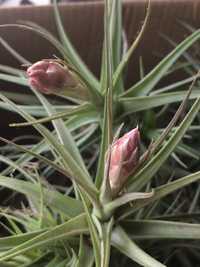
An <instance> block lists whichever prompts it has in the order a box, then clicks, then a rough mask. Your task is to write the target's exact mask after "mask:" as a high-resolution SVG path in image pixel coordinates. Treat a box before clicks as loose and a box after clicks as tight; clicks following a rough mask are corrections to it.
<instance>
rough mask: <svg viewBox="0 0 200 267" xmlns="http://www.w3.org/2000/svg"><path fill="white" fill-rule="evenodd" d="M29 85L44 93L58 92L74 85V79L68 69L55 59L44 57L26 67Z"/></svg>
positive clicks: (75, 83) (75, 82)
mask: <svg viewBox="0 0 200 267" xmlns="http://www.w3.org/2000/svg"><path fill="white" fill-rule="evenodd" d="M27 76H28V82H29V84H30V86H32V87H33V88H35V89H36V90H38V91H40V92H41V93H44V94H52V93H59V92H60V91H62V90H63V89H64V88H65V87H75V86H76V85H77V81H76V80H75V78H74V76H73V75H72V73H71V72H70V71H69V69H68V68H67V67H65V66H63V65H61V64H60V63H58V62H57V61H56V60H53V59H52V60H51V59H44V60H41V61H38V62H36V63H34V64H33V65H32V66H30V67H29V68H28V69H27Z"/></svg>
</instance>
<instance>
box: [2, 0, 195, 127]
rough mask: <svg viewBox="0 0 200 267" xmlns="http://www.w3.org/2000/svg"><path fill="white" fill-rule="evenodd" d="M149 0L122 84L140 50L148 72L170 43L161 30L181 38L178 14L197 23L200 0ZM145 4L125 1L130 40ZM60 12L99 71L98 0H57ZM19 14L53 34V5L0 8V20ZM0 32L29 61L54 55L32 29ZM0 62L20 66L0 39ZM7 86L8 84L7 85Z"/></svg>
mask: <svg viewBox="0 0 200 267" xmlns="http://www.w3.org/2000/svg"><path fill="white" fill-rule="evenodd" d="M151 2H152V12H151V18H150V22H149V25H148V27H147V28H146V31H145V34H144V36H143V38H142V40H141V42H140V45H139V47H138V48H137V49H136V51H135V52H134V55H133V57H132V60H131V62H130V64H129V68H128V76H127V85H130V84H131V83H133V81H136V80H137V79H138V71H139V63H138V62H139V57H140V56H142V58H143V62H144V67H145V71H146V73H147V71H149V70H150V69H151V68H152V67H153V66H154V65H155V64H156V63H158V62H159V61H160V59H161V58H162V56H163V55H166V54H167V53H168V52H169V51H171V50H172V46H171V45H170V44H169V43H168V42H167V41H166V40H164V39H163V38H162V37H161V36H160V33H162V34H165V35H166V36H168V37H169V38H170V39H172V40H173V41H176V42H180V41H181V40H183V39H184V37H186V36H187V35H188V34H189V33H188V32H187V31H186V30H185V29H184V28H183V26H181V25H180V24H179V20H182V21H185V22H187V23H189V24H191V25H193V26H194V27H196V28H198V27H199V24H200V17H199V11H200V0H152V1H151ZM146 4H147V2H146V1H145V0H129V1H128V0H126V1H124V7H123V25H124V29H125V32H126V34H127V37H128V42H129V44H130V43H131V42H132V41H133V40H134V39H135V37H136V36H137V33H138V31H139V30H140V28H141V25H142V22H143V20H144V17H145V13H146ZM60 13H61V16H62V20H63V24H64V26H65V29H66V31H67V33H68V35H69V37H70V39H71V41H72V43H73V44H74V46H75V47H76V49H77V50H78V52H79V53H80V55H81V57H82V58H83V59H84V61H85V62H86V63H87V65H88V66H89V67H90V69H91V70H92V71H93V72H94V73H95V74H96V75H97V76H98V75H99V69H100V68H99V67H100V61H101V49H102V43H103V2H102V1H90V2H88V1H87V2H75V3H68V4H62V5H60ZM20 20H23V21H32V22H35V23H37V24H39V25H41V26H43V27H45V28H46V29H48V30H49V31H51V32H52V33H53V34H55V35H56V25H55V22H54V15H53V8H52V6H35V7H34V6H23V7H13V8H0V24H10V23H16V22H19V21H20ZM0 36H1V37H3V38H4V39H5V40H6V41H7V42H8V43H9V44H10V45H11V46H12V47H13V48H15V49H16V50H17V51H18V52H20V53H21V54H22V55H23V56H24V57H25V58H27V59H29V60H30V61H32V62H35V61H37V60H40V59H43V58H51V57H52V56H53V55H57V56H59V53H58V52H57V51H56V50H55V49H54V48H53V47H52V45H50V44H49V42H47V41H46V40H44V39H42V38H41V37H40V36H38V35H37V34H35V33H33V32H30V31H25V30H21V29H18V28H16V27H13V28H0ZM0 64H6V65H11V66H15V67H20V64H19V62H17V61H16V60H15V59H14V58H13V57H12V56H11V55H10V54H9V53H8V52H7V51H6V50H5V48H4V47H2V46H1V45H0ZM176 79H177V77H176ZM1 86H2V84H0V88H1ZM7 88H8V86H7V87H6V90H7ZM9 88H14V89H16V88H17V87H16V86H15V85H12V86H11V85H9ZM5 123H7V121H6V122H5ZM1 125H2V124H1ZM1 127H2V126H1Z"/></svg>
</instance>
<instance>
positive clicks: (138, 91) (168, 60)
mask: <svg viewBox="0 0 200 267" xmlns="http://www.w3.org/2000/svg"><path fill="white" fill-rule="evenodd" d="M199 38H200V30H197V31H195V32H194V33H192V34H191V35H190V36H189V37H187V38H186V39H185V40H184V41H183V42H182V43H180V44H179V45H178V46H177V47H176V48H175V49H174V50H173V51H172V52H171V53H170V54H169V55H168V56H166V57H164V59H163V60H162V61H161V62H160V63H159V64H158V65H157V66H156V67H155V68H154V69H153V70H152V71H151V72H150V73H149V74H147V75H146V76H145V77H144V79H142V80H141V81H139V82H138V83H137V84H135V85H134V86H133V87H131V88H130V89H129V90H127V91H126V92H125V93H123V94H122V96H123V97H133V96H144V95H147V94H148V93H149V92H150V91H151V90H152V89H153V88H154V87H155V85H156V84H157V83H158V82H159V81H160V80H161V78H162V77H163V76H164V75H165V73H166V72H167V71H168V69H169V68H170V67H171V66H172V65H173V64H174V62H176V60H177V59H178V58H179V57H180V56H181V55H182V54H183V53H184V52H185V50H187V49H188V48H189V47H190V46H191V45H193V43H194V42H196V41H197V40H198V39H199Z"/></svg>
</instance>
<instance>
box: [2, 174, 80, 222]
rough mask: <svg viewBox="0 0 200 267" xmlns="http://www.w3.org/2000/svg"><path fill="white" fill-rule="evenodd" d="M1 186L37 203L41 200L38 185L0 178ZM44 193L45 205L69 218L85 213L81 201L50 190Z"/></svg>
mask: <svg viewBox="0 0 200 267" xmlns="http://www.w3.org/2000/svg"><path fill="white" fill-rule="evenodd" d="M0 185H1V186H3V187H6V188H10V189H12V190H15V191H17V192H19V193H22V194H25V195H26V196H27V198H32V199H34V200H35V201H38V200H39V198H40V187H39V185H38V184H36V183H35V184H33V183H30V182H26V181H21V180H18V179H14V178H8V177H4V176H0ZM43 193H44V201H45V204H46V205H47V206H49V207H52V208H54V209H56V210H58V211H59V212H61V213H63V214H65V216H67V217H68V218H71V217H74V216H77V215H79V214H80V213H81V212H82V211H83V206H82V203H81V202H80V201H79V200H76V199H74V198H71V197H69V196H67V195H62V194H61V193H59V192H58V191H56V190H52V189H50V188H48V189H46V188H43Z"/></svg>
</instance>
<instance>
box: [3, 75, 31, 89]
mask: <svg viewBox="0 0 200 267" xmlns="http://www.w3.org/2000/svg"><path fill="white" fill-rule="evenodd" d="M0 80H2V81H6V82H11V83H16V84H20V85H23V86H28V81H27V79H26V78H25V77H19V76H18V77H17V76H15V75H10V74H3V73H0Z"/></svg>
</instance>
